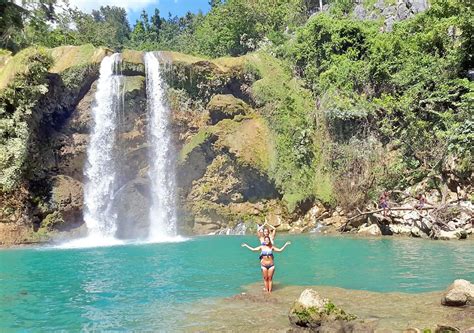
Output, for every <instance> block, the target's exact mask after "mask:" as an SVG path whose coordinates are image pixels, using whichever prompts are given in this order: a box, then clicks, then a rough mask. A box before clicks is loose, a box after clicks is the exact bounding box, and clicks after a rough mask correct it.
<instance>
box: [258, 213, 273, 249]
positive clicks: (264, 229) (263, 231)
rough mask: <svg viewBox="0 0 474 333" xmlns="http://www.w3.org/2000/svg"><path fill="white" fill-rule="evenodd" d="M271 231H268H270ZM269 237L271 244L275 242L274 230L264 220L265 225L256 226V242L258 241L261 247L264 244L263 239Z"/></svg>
mask: <svg viewBox="0 0 474 333" xmlns="http://www.w3.org/2000/svg"><path fill="white" fill-rule="evenodd" d="M269 228H270V229H271V231H270V229H269ZM267 236H268V237H270V240H271V242H272V243H274V242H275V236H276V228H275V227H274V226H272V225H271V224H269V223H268V222H267V219H265V223H264V224H262V225H257V237H258V240H259V241H260V244H261V245H263V243H264V238H265V237H267Z"/></svg>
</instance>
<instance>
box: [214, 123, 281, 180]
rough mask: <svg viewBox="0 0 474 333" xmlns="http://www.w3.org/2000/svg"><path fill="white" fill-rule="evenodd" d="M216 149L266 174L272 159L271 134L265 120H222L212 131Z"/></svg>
mask: <svg viewBox="0 0 474 333" xmlns="http://www.w3.org/2000/svg"><path fill="white" fill-rule="evenodd" d="M213 133H214V134H215V135H217V137H218V140H217V141H216V147H218V148H221V149H224V150H228V151H229V152H230V153H231V154H233V155H234V156H235V157H236V158H237V160H238V161H239V162H240V163H241V164H243V165H248V166H250V167H252V168H255V169H257V170H259V171H260V172H263V173H267V172H268V170H269V168H270V163H271V159H272V157H273V154H274V153H273V150H274V148H273V143H272V134H271V132H270V129H269V128H268V126H267V123H266V122H265V120H264V119H263V118H262V117H260V116H258V115H253V116H251V117H243V116H237V117H236V118H234V119H233V120H231V119H224V120H222V121H221V122H219V123H218V124H217V125H216V126H215V127H214V129H213Z"/></svg>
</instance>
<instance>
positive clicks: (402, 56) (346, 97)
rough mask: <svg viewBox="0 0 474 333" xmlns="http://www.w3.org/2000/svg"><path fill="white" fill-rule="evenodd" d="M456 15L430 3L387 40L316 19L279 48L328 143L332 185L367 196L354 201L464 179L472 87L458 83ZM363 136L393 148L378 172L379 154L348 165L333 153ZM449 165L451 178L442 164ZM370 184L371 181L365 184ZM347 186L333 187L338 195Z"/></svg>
mask: <svg viewBox="0 0 474 333" xmlns="http://www.w3.org/2000/svg"><path fill="white" fill-rule="evenodd" d="M465 5H466V4H465V3H464V2H463V1H462V0H439V1H434V2H433V4H432V8H431V9H430V10H428V11H427V12H425V13H422V14H419V15H417V16H415V17H414V18H412V19H410V20H406V21H403V22H400V23H398V24H396V25H395V28H394V31H393V32H392V33H381V32H379V29H378V25H377V23H376V22H361V21H356V20H354V19H350V18H341V17H337V16H330V15H327V14H318V15H316V16H315V17H313V18H312V19H310V20H309V21H308V22H307V24H306V25H305V26H304V27H302V28H300V29H298V31H297V33H296V38H295V39H294V40H293V41H290V42H289V43H288V44H287V45H286V46H285V48H284V49H283V51H284V54H285V56H286V57H287V58H288V59H289V60H290V61H291V62H293V63H294V64H295V69H296V71H297V72H298V73H300V74H301V76H303V77H304V79H305V81H306V83H307V85H308V86H309V87H310V88H311V90H312V92H313V94H314V96H315V98H316V99H317V101H318V105H319V109H320V110H321V111H322V112H323V115H324V121H325V123H326V126H327V129H328V132H329V140H330V141H332V142H335V146H334V149H335V151H337V152H338V153H337V154H336V155H337V156H329V158H328V159H327V161H329V162H330V164H329V166H330V167H331V170H332V173H333V175H334V176H335V180H336V182H341V181H342V180H341V179H342V178H339V176H337V175H341V176H342V175H346V177H348V175H351V176H349V178H351V179H353V180H354V179H357V178H359V179H360V180H361V181H362V180H363V181H362V183H361V184H364V183H365V185H364V186H365V187H368V188H366V191H364V192H361V191H363V189H362V188H361V189H359V190H358V191H356V192H357V193H370V192H371V191H375V189H377V188H379V189H380V187H382V186H387V185H390V187H392V188H393V187H395V188H397V187H398V188H402V187H405V186H408V185H410V184H413V183H416V182H418V181H420V180H421V179H423V178H424V177H431V176H434V175H439V174H441V173H443V172H445V173H446V172H447V173H450V172H451V173H454V174H455V175H456V177H458V178H459V177H460V178H461V180H462V179H467V177H468V175H469V174H470V172H472V165H473V149H472V147H473V135H472V133H473V131H472V129H473V128H472V124H473V121H472V120H473V113H472V105H473V104H472V103H473V83H472V82H470V81H468V80H467V79H466V78H463V76H464V75H465V73H466V71H467V69H468V68H469V67H468V65H467V64H468V63H470V62H471V61H472V54H471V53H472V52H470V51H469V48H470V47H472V40H471V38H469V36H470V35H469V33H472V30H473V20H472V17H471V16H472V15H466V14H465V12H466V11H465V8H466V7H465ZM369 136H370V137H374V136H375V138H376V140H378V141H380V142H381V143H383V144H388V145H389V146H390V147H395V148H396V154H390V156H391V158H390V159H389V160H388V159H386V158H385V162H383V159H384V158H383V157H382V159H380V157H379V160H378V161H377V160H373V158H376V157H377V156H378V155H380V154H374V156H373V157H370V155H367V157H368V158H369V159H368V160H365V162H364V159H362V160H361V159H360V158H359V157H357V156H352V153H351V151H352V149H341V148H343V147H344V146H345V145H348V146H347V147H351V146H352V148H355V147H354V144H353V142H354V140H356V141H357V140H362V141H361V142H363V141H367V140H368V139H367V138H368V137H369ZM367 142H368V141H367ZM377 149H379V148H377ZM357 151H358V152H360V154H361V156H363V155H364V154H363V153H362V151H361V150H357ZM387 154H388V153H385V155H387ZM453 158H454V159H455V160H456V163H455V164H454V165H455V166H454V168H455V169H454V170H453V169H452V168H453V165H452V163H451V164H450V163H448V161H449V160H450V159H451V160H452V159H453ZM357 160H359V162H357V163H356V162H355V161H357ZM372 160H373V161H372ZM371 161H372V162H371ZM354 165H359V166H360V170H359V171H357V170H354V168H353V167H354ZM367 168H370V169H371V170H372V176H370V177H368V176H369V174H367ZM351 170H352V171H351ZM354 172H355V173H354ZM356 174H358V175H359V176H357V177H356ZM363 175H366V176H363ZM361 177H362V178H361ZM367 177H368V178H367ZM372 177H375V178H376V181H373V182H372V181H369V180H370V178H372ZM338 179H339V180H338ZM364 179H365V180H364ZM352 183H354V181H352V182H351V184H352ZM355 183H357V181H355ZM347 186H349V184H347V183H344V182H341V183H340V184H339V185H338V184H337V183H336V187H337V188H338V192H339V191H341V190H342V188H345V187H347ZM372 193H374V192H372ZM339 199H341V198H339Z"/></svg>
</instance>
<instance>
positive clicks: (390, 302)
mask: <svg viewBox="0 0 474 333" xmlns="http://www.w3.org/2000/svg"><path fill="white" fill-rule="evenodd" d="M261 287H262V286H261V283H254V284H251V285H246V286H242V292H241V293H239V294H235V295H233V296H231V297H222V298H216V299H211V300H200V301H197V302H195V303H193V304H190V305H189V306H187V309H186V311H185V312H186V314H185V320H184V325H185V326H184V327H183V329H184V330H186V331H191V332H198V331H219V330H221V331H222V330H224V331H225V330H229V329H230V330H238V331H245V330H247V331H252V332H254V331H256V332H263V331H267V332H268V331H269V332H287V331H288V330H289V329H290V328H292V326H291V325H290V322H289V320H288V312H289V310H290V308H291V306H292V304H293V302H294V301H295V300H296V299H297V298H298V297H299V295H300V293H301V292H302V291H303V290H304V289H307V288H312V289H314V290H316V291H317V292H318V293H319V294H320V295H321V296H322V297H324V298H329V299H331V301H333V303H334V304H336V305H337V306H338V307H341V308H342V309H344V310H345V311H346V312H348V313H352V314H355V315H357V317H358V320H363V321H364V322H365V323H367V324H369V325H371V326H373V327H374V329H375V332H402V331H404V330H407V329H409V328H411V329H414V328H417V329H419V330H421V331H423V330H424V329H431V330H432V332H434V331H435V328H436V325H448V326H453V327H457V328H459V329H460V331H461V332H467V331H468V329H472V328H473V327H474V306H470V307H462V308H454V307H446V306H442V305H441V296H442V294H443V291H432V292H422V293H401V292H387V293H385V292H373V291H364V290H352V289H344V288H339V287H331V286H297V285H291V286H287V285H281V284H279V283H278V282H277V283H276V284H275V290H274V292H273V293H272V294H267V293H265V292H264V291H263V290H261Z"/></svg>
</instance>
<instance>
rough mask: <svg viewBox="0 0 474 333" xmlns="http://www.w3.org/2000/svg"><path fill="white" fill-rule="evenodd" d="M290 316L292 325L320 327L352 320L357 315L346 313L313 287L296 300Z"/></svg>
mask: <svg viewBox="0 0 474 333" xmlns="http://www.w3.org/2000/svg"><path fill="white" fill-rule="evenodd" d="M288 318H289V320H290V323H291V324H292V325H296V326H300V327H309V328H319V327H321V326H322V325H328V324H329V323H334V322H347V321H351V320H354V319H356V316H355V315H352V314H348V313H345V312H344V310H342V309H341V308H338V307H337V306H335V305H334V304H333V303H332V302H331V301H330V300H329V299H326V298H322V297H321V296H320V295H319V294H318V292H316V291H314V290H313V289H305V290H304V291H303V292H302V293H301V295H300V297H299V298H298V299H297V300H296V301H295V302H294V304H293V306H292V308H291V310H290V313H289V315H288Z"/></svg>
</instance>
